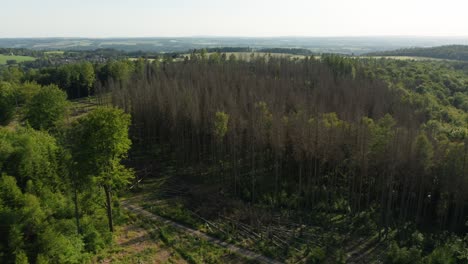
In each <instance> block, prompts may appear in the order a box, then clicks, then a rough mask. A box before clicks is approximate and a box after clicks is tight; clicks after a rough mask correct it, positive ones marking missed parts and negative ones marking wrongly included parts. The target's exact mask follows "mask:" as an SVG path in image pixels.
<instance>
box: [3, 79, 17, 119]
mask: <svg viewBox="0 0 468 264" xmlns="http://www.w3.org/2000/svg"><path fill="white" fill-rule="evenodd" d="M14 113H15V94H14V89H13V86H12V85H11V84H9V83H7V82H0V125H6V124H8V123H9V122H10V120H11V119H12V118H13V115H14Z"/></svg>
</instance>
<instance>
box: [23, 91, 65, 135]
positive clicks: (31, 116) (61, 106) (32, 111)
mask: <svg viewBox="0 0 468 264" xmlns="http://www.w3.org/2000/svg"><path fill="white" fill-rule="evenodd" d="M67 106H68V102H67V95H66V93H65V92H63V91H62V90H60V89H59V88H58V87H57V86H56V85H49V86H45V87H43V88H42V89H41V90H40V91H39V92H38V93H37V94H35V95H34V96H33V97H32V98H31V101H30V102H29V103H28V104H27V105H26V115H25V117H26V120H27V121H28V122H29V124H30V125H31V126H32V127H33V128H35V129H50V128H52V127H54V126H55V125H57V123H58V122H59V121H60V120H61V119H62V118H63V117H64V116H65V114H66V111H67Z"/></svg>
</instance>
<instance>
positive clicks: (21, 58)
mask: <svg viewBox="0 0 468 264" xmlns="http://www.w3.org/2000/svg"><path fill="white" fill-rule="evenodd" d="M9 60H15V61H16V62H17V63H20V62H23V61H34V60H36V58H34V57H29V56H16V55H5V54H0V65H4V64H6V63H7V61H9Z"/></svg>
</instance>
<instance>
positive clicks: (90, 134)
mask: <svg viewBox="0 0 468 264" xmlns="http://www.w3.org/2000/svg"><path fill="white" fill-rule="evenodd" d="M129 125H130V115H128V114H125V113H124V112H123V111H122V110H120V109H117V108H109V107H102V108H98V109H96V110H94V111H92V112H91V113H89V114H88V115H86V116H84V117H82V118H81V119H79V120H78V123H77V124H76V125H75V126H74V127H73V132H72V133H73V138H74V142H73V144H74V146H73V148H72V149H73V151H72V155H73V159H74V160H75V162H76V163H77V165H78V166H79V167H80V173H82V174H84V177H87V176H91V177H93V179H94V182H96V183H97V184H98V185H99V186H101V187H102V188H103V190H104V193H105V197H106V202H105V203H106V210H107V217H108V222H109V230H110V231H111V232H112V231H113V229H114V227H113V219H112V194H113V192H114V191H115V190H118V189H120V188H122V187H123V186H125V184H126V183H128V180H129V179H130V178H131V177H132V173H133V172H132V171H131V170H129V169H126V168H125V167H124V166H123V165H121V164H120V162H121V160H122V158H124V157H125V156H126V155H127V151H128V150H129V149H130V146H131V141H130V139H129V138H128V128H129Z"/></svg>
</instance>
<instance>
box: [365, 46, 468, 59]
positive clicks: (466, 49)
mask: <svg viewBox="0 0 468 264" xmlns="http://www.w3.org/2000/svg"><path fill="white" fill-rule="evenodd" d="M368 55H370V56H415V57H427V58H437V59H446V60H460V61H468V46H466V45H446V46H439V47H431V48H403V49H397V50H392V51H381V52H373V53H368Z"/></svg>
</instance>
